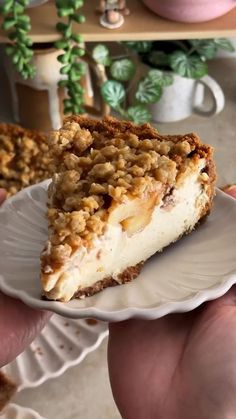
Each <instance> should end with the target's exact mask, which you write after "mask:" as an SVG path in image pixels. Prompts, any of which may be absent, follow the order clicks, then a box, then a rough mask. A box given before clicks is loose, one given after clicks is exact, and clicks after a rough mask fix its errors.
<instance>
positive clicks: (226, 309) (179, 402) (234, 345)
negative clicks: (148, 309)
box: [108, 187, 236, 419]
mask: <svg viewBox="0 0 236 419" xmlns="http://www.w3.org/2000/svg"><path fill="white" fill-rule="evenodd" d="M229 193H230V194H231V195H232V196H234V197H235V198H236V187H235V188H234V189H231V190H230V191H229ZM108 364H109V373H110V381H111V386H112V390H113V395H114V399H115V401H116V404H117V406H118V408H119V410H120V413H121V415H122V418H123V419H233V418H235V417H236V398H235V394H236V286H234V287H233V288H231V290H230V291H229V292H228V293H227V294H226V295H225V296H223V297H221V298H219V299H217V300H215V301H212V302H209V303H206V304H204V305H202V306H201V307H199V308H198V309H196V310H194V311H192V312H189V313H186V314H171V315H168V316H165V317H163V318H161V319H159V320H153V321H143V320H128V321H125V322H121V323H116V324H110V335H109V345H108Z"/></svg>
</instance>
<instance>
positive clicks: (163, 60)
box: [148, 51, 170, 67]
mask: <svg viewBox="0 0 236 419" xmlns="http://www.w3.org/2000/svg"><path fill="white" fill-rule="evenodd" d="M148 61H149V62H150V63H151V64H152V65H154V67H168V66H169V65H170V56H169V55H168V54H166V53H165V52H163V51H152V52H151V53H150V55H149V57H148Z"/></svg>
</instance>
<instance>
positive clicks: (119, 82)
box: [92, 42, 172, 123]
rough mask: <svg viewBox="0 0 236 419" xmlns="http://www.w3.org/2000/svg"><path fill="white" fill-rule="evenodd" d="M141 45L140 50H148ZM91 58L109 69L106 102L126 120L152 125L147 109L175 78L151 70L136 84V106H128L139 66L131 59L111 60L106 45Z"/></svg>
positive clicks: (96, 48)
mask: <svg viewBox="0 0 236 419" xmlns="http://www.w3.org/2000/svg"><path fill="white" fill-rule="evenodd" d="M140 44H142V45H140V49H142V51H143V50H145V46H144V45H143V44H144V43H142V42H141V43H140ZM92 56H93V58H94V60H95V61H96V62H97V63H98V64H103V65H105V66H106V67H107V74H108V80H107V81H105V82H104V83H103V85H102V86H101V95H102V98H103V100H104V102H105V103H107V104H108V105H109V106H110V107H111V108H112V109H113V110H114V111H116V112H118V113H119V114H120V115H121V116H122V117H123V118H125V119H131V120H132V121H134V122H136V123H143V122H147V121H149V120H150V119H151V114H150V112H149V110H148V106H147V105H148V104H150V103H155V102H157V101H158V100H159V99H160V97H161V95H162V90H163V87H164V86H167V85H170V84H171V83H172V77H171V76H166V75H164V74H163V73H162V71H160V70H150V71H149V72H148V74H147V75H146V76H145V77H141V78H140V80H139V82H138V84H137V87H136V90H135V94H134V96H135V99H134V104H133V105H132V106H127V97H126V95H127V88H128V83H129V82H130V81H131V80H132V79H133V77H134V75H135V73H136V70H137V64H136V62H135V61H134V60H132V59H131V58H128V57H123V58H119V57H118V58H115V59H111V58H110V56H109V50H108V48H107V47H106V46H104V45H97V46H96V47H95V48H94V49H93V51H92Z"/></svg>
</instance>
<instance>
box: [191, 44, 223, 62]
mask: <svg viewBox="0 0 236 419" xmlns="http://www.w3.org/2000/svg"><path fill="white" fill-rule="evenodd" d="M189 42H190V44H191V45H192V46H193V47H194V48H195V50H196V51H197V53H198V54H199V55H200V56H201V57H203V58H205V59H206V60H211V59H212V58H214V57H215V55H216V53H217V46H216V45H215V42H214V40H213V39H191V40H190V41H189Z"/></svg>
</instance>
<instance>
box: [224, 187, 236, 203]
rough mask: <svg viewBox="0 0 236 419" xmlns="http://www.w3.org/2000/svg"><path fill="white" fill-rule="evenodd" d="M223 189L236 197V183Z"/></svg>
mask: <svg viewBox="0 0 236 419" xmlns="http://www.w3.org/2000/svg"><path fill="white" fill-rule="evenodd" d="M223 191H224V192H225V193H227V194H228V195H230V196H232V197H233V198H235V199H236V184H235V185H231V186H226V187H225V188H223Z"/></svg>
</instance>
